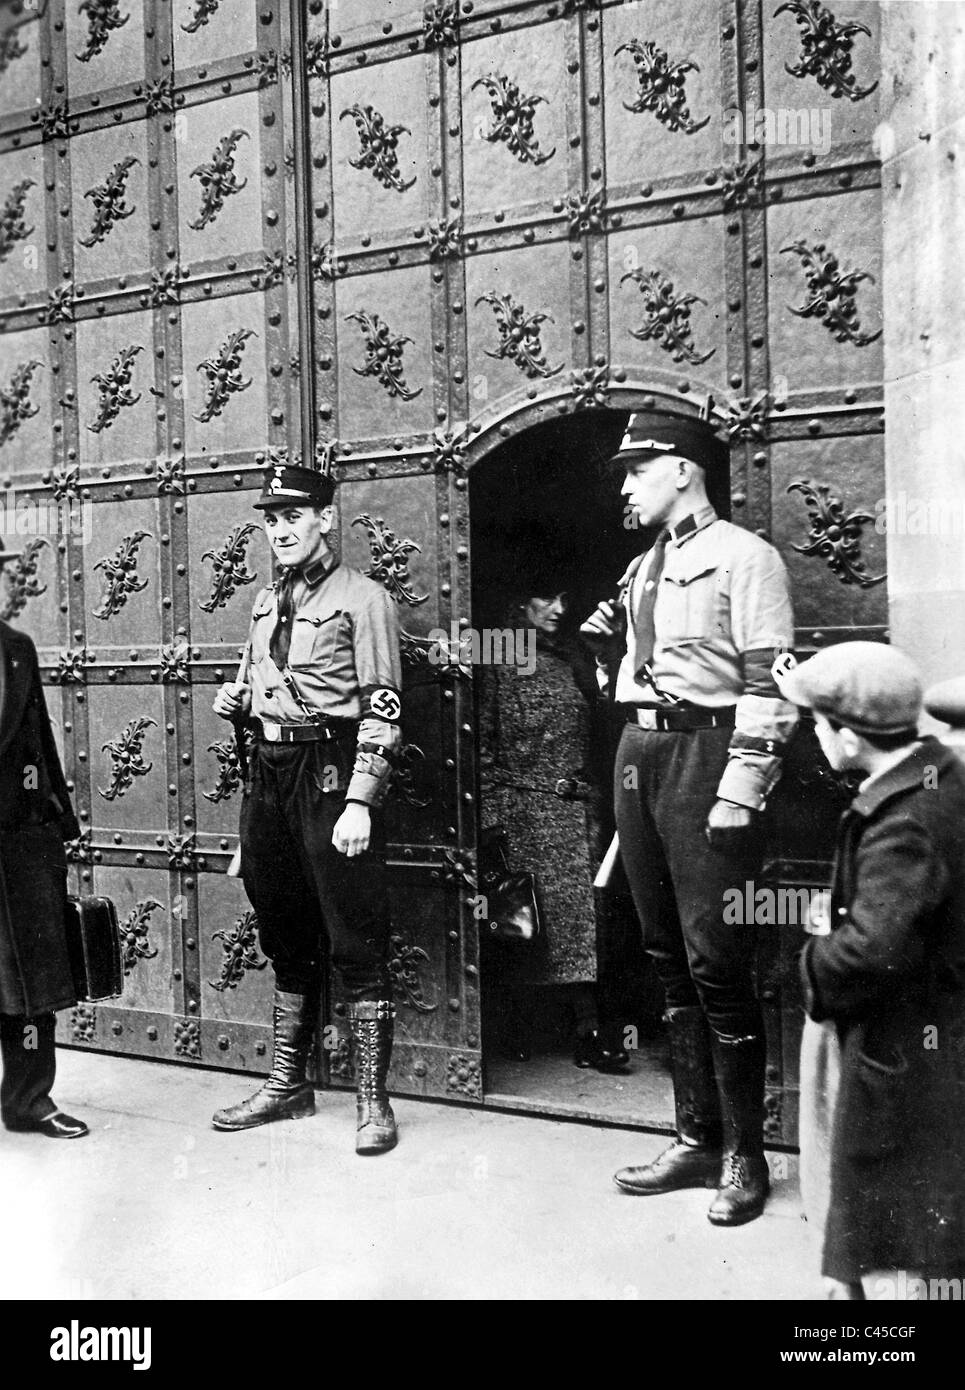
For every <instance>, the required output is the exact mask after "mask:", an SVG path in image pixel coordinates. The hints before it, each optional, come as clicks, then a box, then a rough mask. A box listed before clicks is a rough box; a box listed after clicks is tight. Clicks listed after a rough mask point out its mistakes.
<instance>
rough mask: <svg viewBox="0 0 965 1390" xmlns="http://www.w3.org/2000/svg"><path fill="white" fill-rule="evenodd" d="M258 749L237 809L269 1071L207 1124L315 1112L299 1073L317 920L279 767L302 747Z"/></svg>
mask: <svg viewBox="0 0 965 1390" xmlns="http://www.w3.org/2000/svg"><path fill="white" fill-rule="evenodd" d="M278 751H279V754H280V756H279V755H278V754H276V753H275V750H272V753H269V754H263V753H262V750H261V749H260V748H259V749H256V750H255V753H254V755H253V760H252V772H251V786H250V788H249V789H248V791H247V793H246V795H245V800H244V804H243V806H242V810H241V871H242V876H243V878H244V883H245V891H246V892H247V894H248V898H249V900H250V902H251V905H252V907H253V908H254V910H255V914H256V916H257V918H258V934H259V939H260V942H261V948H262V950H263V951H264V953H265V955H266V956H268V958H269V959H270V960H271V963H272V968H273V970H274V972H275V995H274V1001H273V1007H272V1026H273V1035H274V1045H273V1051H272V1067H271V1073H270V1075H269V1077H268V1079H267V1081H266V1082H265V1083H264V1085H263V1086H261V1087H260V1088H259V1090H257V1091H256V1092H255V1093H254V1094H253V1095H252V1096H249V1097H248V1098H247V1099H246V1100H243V1101H241V1102H240V1103H239V1104H238V1105H232V1106H229V1107H227V1108H226V1109H224V1110H219V1111H218V1112H217V1113H216V1114H215V1116H214V1117H213V1119H212V1124H213V1126H214V1128H215V1129H221V1130H237V1129H251V1128H253V1127H254V1126H256V1125H262V1124H268V1123H270V1122H271V1121H272V1120H297V1119H303V1118H304V1117H305V1116H308V1115H313V1114H314V1113H315V1093H314V1090H313V1089H312V1086H311V1083H310V1082H309V1081H308V1079H307V1075H306V1072H307V1066H308V1057H309V1052H310V1050H311V1045H312V1038H313V1036H314V1033H315V1025H316V1020H317V1016H318V1004H319V992H320V981H321V970H322V966H321V922H320V916H319V909H318V904H317V902H316V901H315V897H314V894H313V892H312V888H311V884H310V882H308V881H306V878H305V875H304V873H303V871H302V865H301V856H300V852H299V848H298V845H297V843H296V840H295V837H294V835H293V833H292V828H291V824H290V821H289V813H290V804H289V801H290V798H289V797H288V796H287V795H286V789H287V782H286V780H285V776H284V774H285V773H286V772H290V771H291V768H290V766H289V764H291V763H292V762H293V761H294V759H295V758H297V757H298V756H299V754H301V753H302V748H301V747H299V746H298V745H295V746H294V747H285V748H283V749H281V750H278Z"/></svg>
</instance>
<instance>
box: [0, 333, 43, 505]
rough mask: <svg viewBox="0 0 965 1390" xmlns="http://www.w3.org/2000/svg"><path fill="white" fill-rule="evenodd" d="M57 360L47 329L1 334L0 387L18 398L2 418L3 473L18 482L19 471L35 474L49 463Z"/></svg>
mask: <svg viewBox="0 0 965 1390" xmlns="http://www.w3.org/2000/svg"><path fill="white" fill-rule="evenodd" d="M53 360H54V359H53V355H52V353H51V351H50V343H49V339H48V334H47V330H46V329H45V328H28V329H25V330H24V331H23V332H20V333H2V334H0V387H2V389H3V390H4V391H5V392H6V393H7V394H8V395H10V396H19V400H20V404H19V405H18V406H17V407H16V408H13V407H10V408H6V409H5V410H4V412H3V417H2V433H3V434H4V435H5V436H6V438H5V440H4V442H3V444H2V445H0V475H2V476H3V478H8V477H10V478H12V479H13V481H14V483H16V480H17V476H18V475H19V474H22V473H33V474H36V473H37V472H38V471H41V470H42V469H43V468H46V467H47V466H49V462H50V459H49V455H50V439H51V430H52V401H51V397H52V396H53V394H54V393H55V391H56V377H55V376H54V373H53V372H52V371H51V365H52V362H53ZM31 363H37V365H36V366H35V367H32V366H31Z"/></svg>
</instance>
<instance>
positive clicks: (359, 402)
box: [335, 266, 433, 439]
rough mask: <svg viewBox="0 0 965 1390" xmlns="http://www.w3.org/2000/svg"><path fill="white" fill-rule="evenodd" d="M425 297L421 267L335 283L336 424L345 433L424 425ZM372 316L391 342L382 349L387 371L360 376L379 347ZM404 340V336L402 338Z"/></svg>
mask: <svg viewBox="0 0 965 1390" xmlns="http://www.w3.org/2000/svg"><path fill="white" fill-rule="evenodd" d="M429 295H430V291H429V270H428V267H427V266H417V267H414V268H413V269H411V270H410V269H405V270H403V269H399V270H394V271H390V272H387V273H385V274H381V275H359V276H355V277H353V278H351V279H344V280H339V281H338V282H337V283H336V286H335V317H336V324H337V327H336V334H337V346H338V361H339V382H338V400H339V430H340V432H341V434H342V435H344V436H345V437H346V438H353V437H358V438H361V439H371V438H392V437H393V436H394V435H402V436H408V435H411V434H413V433H415V432H416V431H420V430H429V429H431V427H432V424H433V410H432V325H431V317H430V311H429ZM353 314H359V315H366V316H367V317H366V319H365V320H364V321H363V322H361V323H360V322H358V321H350V317H351V315H353ZM376 318H377V319H378V320H380V321H381V324H382V325H384V326H385V329H386V331H387V337H388V340H389V341H390V343H391V344H392V345H393V346H390V347H387V348H386V349H385V351H386V352H387V354H388V357H387V365H388V371H387V372H382V373H379V372H378V371H377V370H374V369H373V371H372V373H371V374H369V375H363V373H365V372H366V371H368V369H369V363H370V362H371V361H372V359H373V356H376V355H377V354H378V353H379V352H380V351H382V350H383V349H382V347H381V346H380V344H379V343H378V342H377V341H376V338H377V335H378V334H379V333H381V331H382V330H381V327H380V324H379V323H378V322H376V321H375V320H376ZM383 336H386V335H383ZM405 338H408V339H411V341H410V342H403V341H402V340H403V339H405ZM369 344H371V345H372V350H371V351H370V350H369Z"/></svg>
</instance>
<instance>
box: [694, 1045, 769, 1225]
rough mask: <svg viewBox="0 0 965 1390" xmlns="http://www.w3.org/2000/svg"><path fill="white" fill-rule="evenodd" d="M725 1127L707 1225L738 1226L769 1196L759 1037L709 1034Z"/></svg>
mask: <svg viewBox="0 0 965 1390" xmlns="http://www.w3.org/2000/svg"><path fill="white" fill-rule="evenodd" d="M711 1041H712V1046H713V1051H714V1066H715V1068H716V1071H717V1088H718V1090H719V1092H720V1108H721V1114H722V1117H723V1121H724V1153H723V1158H722V1160H721V1169H720V1187H719V1190H718V1193H717V1196H716V1197H715V1198H714V1200H713V1202H712V1203H711V1205H710V1210H709V1211H708V1213H707V1219H708V1220H709V1221H711V1222H712V1223H713V1224H714V1225H715V1226H742V1225H743V1224H744V1223H745V1222H746V1221H754V1220H755V1219H756V1218H757V1217H758V1216H760V1214H761V1212H762V1211H763V1210H764V1203H765V1202H766V1201H767V1194H768V1193H769V1192H770V1190H771V1180H770V1174H769V1172H768V1169H767V1159H766V1158H765V1157H764V1063H765V1060H766V1051H767V1049H766V1046H765V1043H764V1039H763V1037H762V1036H761V1035H760V1034H752V1035H750V1036H748V1037H743V1038H734V1039H729V1038H722V1037H720V1036H719V1034H717V1033H712V1034H711Z"/></svg>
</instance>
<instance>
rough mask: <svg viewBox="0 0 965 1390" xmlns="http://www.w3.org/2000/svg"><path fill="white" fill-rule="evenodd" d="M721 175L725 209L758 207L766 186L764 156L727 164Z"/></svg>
mask: <svg viewBox="0 0 965 1390" xmlns="http://www.w3.org/2000/svg"><path fill="white" fill-rule="evenodd" d="M720 177H721V184H722V192H723V199H724V209H725V211H727V212H732V211H733V210H734V209H735V208H749V207H756V206H757V204H758V203H759V202H760V200H761V189H762V188H763V186H764V163H763V156H761V155H758V157H757V159H756V160H753V161H750V160H741V161H740V162H739V163H737V164H729V165H725V167H724V168H723V169H721V172H720Z"/></svg>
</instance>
